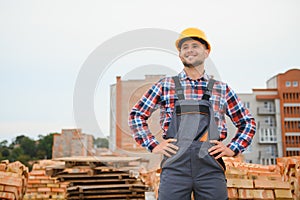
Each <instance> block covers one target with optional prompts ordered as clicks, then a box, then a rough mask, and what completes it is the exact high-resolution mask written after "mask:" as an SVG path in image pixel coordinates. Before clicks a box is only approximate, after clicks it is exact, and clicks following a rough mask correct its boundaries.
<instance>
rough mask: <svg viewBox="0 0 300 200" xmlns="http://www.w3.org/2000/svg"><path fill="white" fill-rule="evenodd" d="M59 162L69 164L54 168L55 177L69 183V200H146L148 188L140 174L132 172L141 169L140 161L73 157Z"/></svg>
mask: <svg viewBox="0 0 300 200" xmlns="http://www.w3.org/2000/svg"><path fill="white" fill-rule="evenodd" d="M60 160H64V161H65V162H66V166H65V169H64V170H61V171H60V170H58V169H52V173H53V174H52V176H55V177H56V178H57V179H58V180H60V181H62V182H64V181H67V182H69V183H70V184H69V186H68V188H67V197H66V199H68V200H72V199H74V200H80V199H106V200H109V199H145V192H146V191H148V188H147V187H146V186H145V185H144V184H143V183H142V181H141V180H140V178H139V177H138V173H134V172H133V171H131V169H135V168H138V167H139V166H138V165H136V164H137V163H138V162H134V161H135V158H130V157H128V158H126V157H110V158H109V157H102V158H96V157H94V158H89V157H84V158H82V157H73V158H72V157H70V158H61V159H60ZM132 161H133V162H132ZM130 163H134V165H130ZM124 164H126V166H124Z"/></svg>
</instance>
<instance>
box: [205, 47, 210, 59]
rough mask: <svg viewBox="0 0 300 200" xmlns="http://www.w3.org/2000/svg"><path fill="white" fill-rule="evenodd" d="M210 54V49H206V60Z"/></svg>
mask: <svg viewBox="0 0 300 200" xmlns="http://www.w3.org/2000/svg"><path fill="white" fill-rule="evenodd" d="M209 54H210V50H209V49H205V58H207V57H208V56H209Z"/></svg>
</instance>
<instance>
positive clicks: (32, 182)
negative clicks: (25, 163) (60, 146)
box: [24, 160, 68, 200]
mask: <svg viewBox="0 0 300 200" xmlns="http://www.w3.org/2000/svg"><path fill="white" fill-rule="evenodd" d="M56 163H57V162H54V161H51V160H42V161H39V163H37V164H34V165H33V168H32V171H31V172H30V173H29V178H28V185H27V191H26V195H25V196H24V200H30V199H47V200H51V199H53V200H54V199H65V195H66V188H67V185H68V183H66V182H58V180H57V179H56V178H52V177H51V176H47V175H46V167H48V166H50V165H53V164H56Z"/></svg>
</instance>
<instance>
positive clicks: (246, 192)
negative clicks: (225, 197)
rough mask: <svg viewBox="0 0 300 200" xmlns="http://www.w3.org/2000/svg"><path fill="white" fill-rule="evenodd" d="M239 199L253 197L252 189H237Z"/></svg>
mask: <svg viewBox="0 0 300 200" xmlns="http://www.w3.org/2000/svg"><path fill="white" fill-rule="evenodd" d="M238 193H239V199H253V189H238Z"/></svg>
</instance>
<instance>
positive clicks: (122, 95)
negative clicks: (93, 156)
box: [109, 75, 164, 152]
mask: <svg viewBox="0 0 300 200" xmlns="http://www.w3.org/2000/svg"><path fill="white" fill-rule="evenodd" d="M162 77H164V75H146V76H145V79H142V80H121V77H119V76H118V77H117V78H116V84H114V85H111V88H110V93H111V98H110V99H111V112H110V114H111V116H110V137H109V138H110V139H109V149H110V150H112V151H116V150H123V151H129V152H137V151H140V152H146V150H145V149H144V148H142V147H140V146H138V145H137V143H136V142H135V141H134V139H133V136H132V134H131V131H130V129H129V127H128V117H129V113H130V111H131V109H132V107H133V106H134V104H135V103H136V102H137V101H138V100H139V99H140V98H141V97H142V95H143V94H144V93H145V92H146V91H147V90H148V89H149V88H150V87H151V86H152V84H153V83H155V82H156V81H158V80H159V79H161V78H162ZM148 123H149V127H150V130H151V131H152V133H153V134H154V135H157V139H158V140H161V133H162V130H161V129H160V125H159V111H155V112H154V113H153V114H152V116H151V118H150V119H149V121H148Z"/></svg>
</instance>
